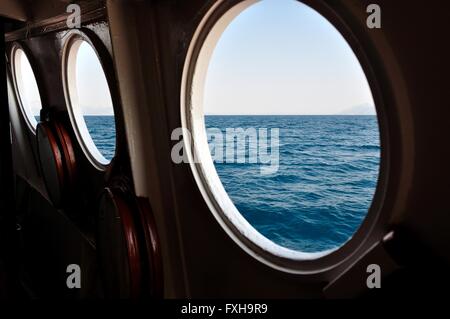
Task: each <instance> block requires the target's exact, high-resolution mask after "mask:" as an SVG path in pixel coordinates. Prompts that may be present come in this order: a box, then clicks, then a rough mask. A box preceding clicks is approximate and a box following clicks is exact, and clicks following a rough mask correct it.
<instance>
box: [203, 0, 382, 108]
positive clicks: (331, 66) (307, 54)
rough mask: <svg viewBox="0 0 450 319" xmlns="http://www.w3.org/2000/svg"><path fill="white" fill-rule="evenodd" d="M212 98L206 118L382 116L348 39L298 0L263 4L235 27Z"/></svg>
mask: <svg viewBox="0 0 450 319" xmlns="http://www.w3.org/2000/svg"><path fill="white" fill-rule="evenodd" d="M204 92H205V93H204V94H205V95H204V111H205V113H206V114H223V115H227V114H317V115H321V114H375V109H374V107H373V105H374V102H373V98H372V95H371V91H370V88H369V85H368V83H367V79H366V77H365V75H364V72H363V70H362V68H361V65H360V63H359V62H358V59H357V58H356V56H355V54H354V53H353V51H352V49H351V48H350V46H349V45H348V43H347V42H346V40H345V39H344V38H343V37H342V35H341V34H340V33H339V32H338V31H337V30H336V29H335V27H334V26H333V25H332V24H331V23H330V22H328V21H327V20H326V19H325V18H324V17H323V16H321V15H320V14H319V13H317V12H316V11H315V10H313V9H311V8H310V7H308V6H306V5H304V4H302V3H300V2H297V1H295V0H263V1H261V2H258V3H256V4H254V5H252V6H250V7H248V8H247V9H245V10H244V11H243V12H241V13H240V14H239V15H238V16H237V17H236V18H235V19H234V20H233V21H232V22H231V23H230V25H229V26H228V27H227V28H226V29H225V31H224V33H223V35H222V36H221V38H220V40H219V42H218V43H217V46H216V48H215V50H214V52H213V55H212V58H211V61H210V64H209V67H208V71H207V77H206V83H205V90H204Z"/></svg>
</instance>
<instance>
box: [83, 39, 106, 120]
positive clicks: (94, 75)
mask: <svg viewBox="0 0 450 319" xmlns="http://www.w3.org/2000/svg"><path fill="white" fill-rule="evenodd" d="M75 72H76V81H77V93H78V102H79V104H80V107H81V109H82V110H83V114H84V115H114V109H113V104H112V99H111V94H110V92H109V87H108V82H107V81H106V77H105V73H104V71H103V68H102V65H101V64H100V60H99V59H98V57H97V54H96V53H95V51H94V49H93V48H92V47H91V46H90V45H89V44H87V43H86V42H83V43H82V44H81V45H80V47H79V49H78V54H77V64H76V69H75Z"/></svg>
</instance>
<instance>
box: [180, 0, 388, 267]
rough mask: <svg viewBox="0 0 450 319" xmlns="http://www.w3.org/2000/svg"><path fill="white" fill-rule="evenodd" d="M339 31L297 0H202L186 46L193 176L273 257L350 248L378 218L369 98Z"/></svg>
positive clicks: (306, 258)
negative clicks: (207, 6)
mask: <svg viewBox="0 0 450 319" xmlns="http://www.w3.org/2000/svg"><path fill="white" fill-rule="evenodd" d="M336 20H337V21H341V20H339V19H336ZM339 23H342V22H339ZM347 31H348V29H346V32H347ZM349 39H351V40H352V41H353V40H354V41H356V40H355V38H352V35H349V34H346V35H345V37H344V35H343V34H342V32H340V31H339V30H338V28H337V27H336V26H335V24H333V23H331V22H330V21H329V20H328V19H327V18H325V17H324V16H323V15H322V14H321V13H319V12H318V11H316V10H315V9H313V8H312V7H310V6H308V5H306V4H304V3H302V2H300V1H293V0H276V1H274V0H262V1H242V2H239V3H238V4H236V5H234V6H232V7H229V6H228V7H226V5H224V4H223V3H222V4H217V5H216V6H215V7H213V8H212V9H211V11H210V12H209V13H208V14H207V15H206V17H205V18H204V20H203V21H202V22H201V24H200V26H199V28H198V29H197V31H196V33H195V35H194V38H193V41H192V43H191V46H190V48H189V52H188V57H187V60H186V64H185V68H184V74H183V85H182V94H181V105H182V111H181V113H182V114H181V115H182V116H181V118H182V122H183V127H184V128H185V130H184V141H185V147H186V148H187V150H188V152H187V154H188V157H189V161H190V164H191V168H192V171H193V173H194V177H195V178H196V181H197V184H198V185H199V188H200V191H201V192H202V195H203V197H204V198H205V200H206V202H207V204H208V206H209V208H210V210H211V211H212V212H213V214H214V216H215V217H216V219H217V220H218V222H219V223H220V225H221V226H222V227H223V228H224V229H225V231H226V232H227V233H228V234H229V235H230V236H231V237H232V238H233V239H234V240H235V241H236V242H237V243H238V244H239V245H240V246H241V247H242V248H244V250H246V251H247V252H249V253H250V254H251V255H253V256H254V257H256V258H258V259H259V260H261V261H263V262H265V263H267V264H270V265H272V266H275V267H277V268H278V267H279V268H282V269H284V270H286V269H287V268H289V269H288V270H289V271H295V269H294V270H293V269H292V268H295V265H297V264H298V262H308V263H310V262H311V261H316V260H320V259H323V258H325V257H326V258H328V257H329V256H330V255H333V254H336V253H337V251H341V250H342V248H343V247H345V246H349V242H352V241H353V247H355V246H357V245H358V244H355V243H354V240H358V241H359V242H360V243H361V242H363V241H364V238H365V236H366V234H363V233H361V228H362V226H361V225H365V227H364V232H367V231H368V230H369V229H371V227H372V226H373V223H374V222H375V221H376V218H377V217H376V216H377V214H378V212H377V210H376V209H375V208H373V206H374V205H373V203H374V199H375V200H376V194H377V189H378V185H379V184H378V181H379V174H380V167H381V158H382V157H381V150H382V148H381V141H382V138H381V134H380V133H381V131H380V125H379V118H378V116H377V111H376V110H377V108H376V105H375V104H376V103H375V101H374V100H378V99H375V98H374V93H373V91H372V86H371V85H372V84H373V81H372V79H371V81H369V78H368V75H367V73H366V70H367V66H368V65H369V64H368V63H367V59H366V58H365V57H364V56H362V52H361V51H360V50H359V51H358V54H357V53H355V51H354V50H353V48H354V44H355V43H356V42H353V43H352V44H350V42H349ZM370 76H372V75H370ZM369 83H370V84H369ZM272 154H275V156H273V157H271V155H272ZM264 156H265V158H263V157H264ZM357 233H358V236H356V235H355V234H357ZM355 237H358V238H355ZM349 254H350V252H347V255H349ZM286 265H289V266H286Z"/></svg>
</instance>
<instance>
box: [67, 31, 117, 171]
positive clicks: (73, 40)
mask: <svg viewBox="0 0 450 319" xmlns="http://www.w3.org/2000/svg"><path fill="white" fill-rule="evenodd" d="M83 42H84V43H86V44H88V45H89V46H90V47H91V48H92V50H93V51H94V52H95V54H96V56H97V59H98V61H99V63H100V65H101V66H102V71H103V74H104V76H105V78H106V81H107V83H108V90H109V94H110V97H111V101H112V103H113V104H114V100H113V94H112V92H111V86H110V84H109V79H108V74H107V72H105V66H104V65H103V60H102V57H101V55H100V54H99V51H98V50H97V48H96V46H95V45H94V43H93V41H92V39H91V38H90V37H89V36H88V35H86V34H85V33H83V32H81V31H78V30H74V31H73V32H72V33H70V34H69V35H68V37H67V39H66V41H65V44H64V47H63V52H62V69H61V70H62V79H63V88H64V96H65V99H66V105H67V110H68V113H69V117H70V121H71V123H72V127H73V129H74V131H75V135H76V137H77V140H78V142H79V144H80V146H81V148H82V150H83V152H84V154H85V155H86V157H87V158H88V160H89V161H90V162H91V164H92V165H93V166H94V167H95V168H97V169H98V170H100V171H104V170H106V168H107V167H108V165H109V164H110V163H111V161H110V160H107V159H106V158H105V157H104V156H103V154H101V152H100V151H99V149H98V148H97V146H96V145H95V142H94V141H93V139H92V136H91V134H90V133H89V130H88V128H87V125H86V121H85V120H84V117H83V113H82V111H81V110H80V108H79V104H78V96H77V87H76V81H75V80H76V79H75V78H74V74H75V68H76V63H77V54H78V49H79V47H80V45H81V44H82V43H83ZM69 77H71V78H69ZM115 116H116V115H115V112H114V118H115ZM115 141H116V147H115V150H114V151H115V152H117V132H116V136H115Z"/></svg>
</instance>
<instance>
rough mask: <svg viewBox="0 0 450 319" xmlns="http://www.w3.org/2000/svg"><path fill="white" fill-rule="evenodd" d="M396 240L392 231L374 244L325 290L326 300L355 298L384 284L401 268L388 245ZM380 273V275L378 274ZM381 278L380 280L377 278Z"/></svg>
mask: <svg viewBox="0 0 450 319" xmlns="http://www.w3.org/2000/svg"><path fill="white" fill-rule="evenodd" d="M393 238H394V232H393V231H391V232H389V233H388V234H387V235H385V236H384V237H383V239H382V240H380V241H378V242H376V243H375V244H373V245H372V246H371V247H370V248H369V249H368V250H367V251H366V252H365V254H363V255H362V256H361V257H360V258H359V259H357V260H356V261H355V262H354V263H352V264H351V265H349V266H348V267H347V268H346V269H345V270H344V271H342V272H341V273H340V274H339V275H338V276H337V277H336V278H335V279H334V280H332V281H331V282H330V283H329V284H328V285H327V286H325V288H324V289H323V292H324V295H325V297H326V298H353V297H356V296H359V295H361V294H363V293H364V292H367V291H368V290H369V289H373V288H378V287H374V286H376V285H377V280H378V281H379V283H378V284H380V283H381V282H383V278H386V277H387V276H389V275H390V274H392V273H393V272H394V271H396V270H398V269H400V268H401V266H400V265H399V264H398V263H397V262H396V261H395V260H394V259H393V258H392V257H391V255H390V253H389V252H388V250H387V248H386V245H387V244H388V243H389V242H390V241H392V239H393ZM377 272H378V273H377ZM376 276H380V278H378V279H377V278H376Z"/></svg>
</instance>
